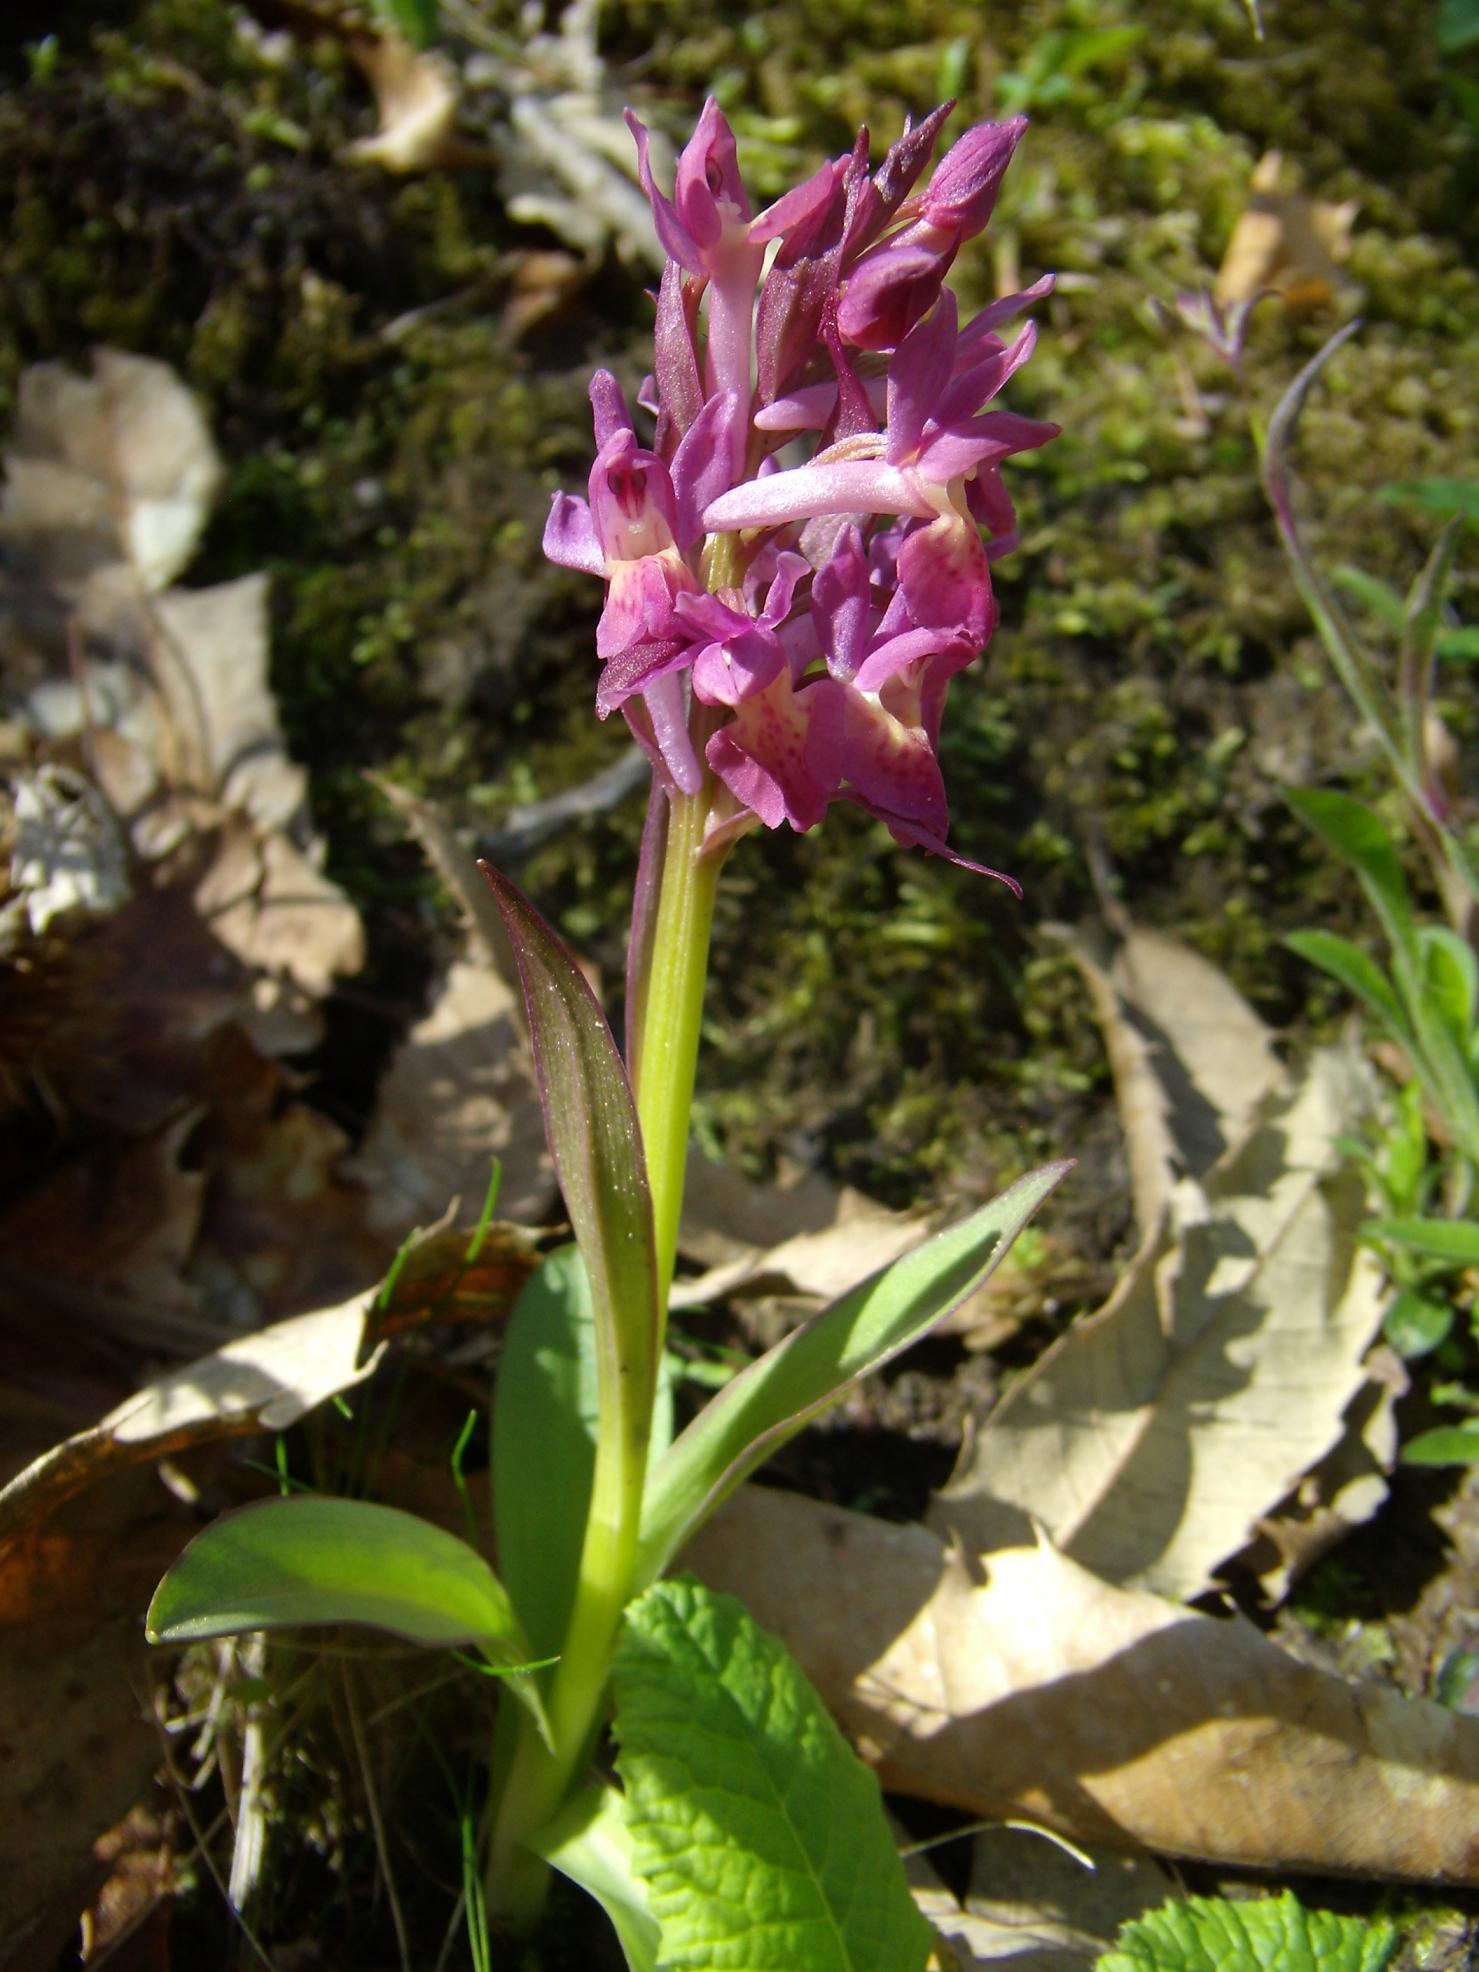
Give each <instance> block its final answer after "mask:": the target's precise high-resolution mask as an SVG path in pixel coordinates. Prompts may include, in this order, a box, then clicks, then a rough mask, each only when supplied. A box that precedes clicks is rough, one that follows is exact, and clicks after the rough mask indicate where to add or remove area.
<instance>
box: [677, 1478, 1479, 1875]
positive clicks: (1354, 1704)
mask: <svg viewBox="0 0 1479 1972" xmlns="http://www.w3.org/2000/svg"><path fill="white" fill-rule="evenodd" d="M685 1559H686V1561H687V1563H688V1564H689V1565H691V1566H692V1567H693V1568H694V1570H695V1571H696V1572H697V1573H698V1574H699V1575H700V1576H701V1577H702V1578H703V1579H704V1580H705V1581H707V1582H708V1583H710V1585H711V1586H713V1587H715V1588H718V1589H724V1590H728V1591H729V1592H730V1593H732V1594H735V1595H738V1596H741V1597H742V1598H743V1599H744V1601H745V1602H746V1603H747V1604H748V1605H749V1607H750V1609H751V1610H752V1611H753V1613H754V1615H755V1617H756V1619H757V1620H758V1621H759V1622H760V1623H761V1624H763V1625H764V1626H765V1627H766V1628H767V1629H770V1630H773V1631H774V1632H775V1633H776V1634H777V1635H778V1636H780V1637H781V1638H782V1639H783V1640H784V1641H785V1642H786V1643H787V1644H788V1645H789V1647H790V1648H791V1649H792V1650H793V1651H794V1652H795V1654H796V1656H797V1657H798V1658H799V1660H800V1662H801V1664H802V1666H803V1667H804V1669H805V1670H806V1672H807V1674H808V1676H809V1677H810V1678H811V1680H812V1682H813V1683H814V1684H815V1685H816V1686H817V1688H818V1690H819V1691H820V1693H821V1694H822V1696H823V1698H824V1699H825V1700H826V1701H827V1703H828V1704H829V1705H830V1706H831V1708H832V1710H833V1711H834V1712H835V1713H836V1715H837V1717H838V1718H839V1720H840V1721H841V1723H842V1725H843V1727H844V1728H845V1730H846V1731H848V1732H849V1733H850V1734H851V1735H852V1737H853V1739H854V1740H855V1741H856V1742H857V1743H858V1744H859V1746H860V1747H861V1749H862V1750H863V1752H864V1753H865V1754H866V1756H867V1757H868V1758H869V1759H870V1760H872V1761H873V1763H874V1764H875V1765H876V1766H877V1767H878V1769H879V1777H880V1779H881V1780H882V1781H883V1784H884V1785H885V1786H886V1787H891V1788H894V1789H896V1790H898V1791H899V1792H901V1793H906V1794H915V1795H920V1796H923V1797H925V1798H927V1799H930V1800H935V1801H941V1802H945V1803H947V1804H949V1805H952V1806H954V1807H956V1808H959V1809H961V1810H962V1811H963V1812H964V1813H965V1814H967V1815H971V1816H979V1817H985V1818H991V1819H1008V1818H1011V1817H1013V1816H1020V1817H1026V1818H1027V1819H1030V1820H1032V1821H1036V1822H1041V1823H1043V1824H1045V1825H1047V1826H1049V1827H1053V1828H1056V1829H1058V1830H1060V1831H1062V1832H1063V1833H1065V1834H1067V1835H1069V1836H1071V1837H1073V1838H1074V1839H1075V1840H1087V1841H1090V1842H1099V1841H1102V1842H1106V1843H1109V1844H1110V1845H1111V1846H1115V1847H1122V1848H1124V1847H1128V1848H1147V1849H1151V1850H1155V1851H1159V1852H1162V1853H1164V1854H1167V1855H1177V1856H1196V1857H1201V1858H1204V1859H1206V1860H1208V1861H1212V1862H1219V1863H1225V1864H1229V1865H1235V1866H1249V1867H1262V1868H1269V1867H1275V1868H1280V1869H1285V1870H1313V1871H1319V1872H1321V1873H1351V1874H1360V1875H1370V1876H1388V1877H1401V1878H1410V1879H1412V1880H1414V1881H1426V1882H1437V1883H1453V1884H1472V1883H1476V1882H1479V1720H1474V1719H1468V1718H1463V1717H1460V1716H1458V1715H1456V1714H1454V1713H1452V1712H1449V1711H1446V1710H1444V1708H1443V1707H1441V1706H1439V1705H1435V1704H1431V1703H1429V1702H1427V1701H1426V1700H1423V1699H1414V1698H1402V1697H1400V1696H1398V1695H1397V1694H1396V1693H1395V1692H1392V1691H1389V1690H1386V1689H1384V1688H1382V1687H1379V1686H1376V1685H1368V1684H1347V1683H1346V1682H1345V1681H1344V1680H1342V1679H1340V1678H1336V1677H1332V1676H1329V1675H1328V1674H1327V1673H1325V1672H1322V1671H1316V1670H1312V1669H1310V1668H1309V1667H1308V1666H1306V1665H1303V1664H1299V1663H1296V1662H1295V1661H1294V1660H1293V1659H1292V1658H1290V1657H1288V1656H1286V1655H1285V1654H1284V1652H1282V1651H1281V1650H1279V1649H1278V1648H1277V1647H1276V1646H1275V1645H1273V1644H1271V1643H1269V1642H1268V1641H1267V1640H1266V1639H1265V1638H1264V1637H1262V1636H1261V1635H1260V1634H1259V1633H1258V1631H1257V1630H1255V1629H1254V1628H1253V1626H1252V1625H1251V1624H1249V1623H1247V1622H1245V1621H1244V1620H1242V1619H1241V1618H1238V1617H1234V1618H1230V1619H1228V1620H1226V1621H1217V1620H1214V1619H1213V1618H1211V1617H1208V1616H1199V1615H1195V1614H1193V1613H1192V1612H1191V1611H1189V1610H1185V1609H1181V1608H1178V1607H1177V1606H1175V1605H1174V1604H1172V1603H1169V1602H1166V1601H1164V1600H1163V1599H1162V1598H1161V1597H1159V1596H1155V1595H1150V1594H1147V1593H1146V1592H1145V1591H1143V1590H1134V1589H1118V1588H1112V1587H1110V1586H1109V1585H1108V1584H1107V1583H1105V1582H1102V1581H1100V1580H1099V1579H1098V1578H1097V1577H1096V1576H1094V1575H1091V1574H1090V1573H1089V1572H1088V1570H1087V1569H1085V1568H1081V1567H1079V1566H1078V1565H1077V1564H1076V1563H1075V1562H1072V1561H1070V1560H1068V1559H1066V1558H1065V1557H1064V1556H1062V1555H1059V1554H1057V1553H1055V1552H1054V1551H1053V1549H1052V1548H1051V1547H1049V1546H1048V1545H1047V1544H1046V1543H1042V1544H1040V1545H1038V1546H1036V1547H1014V1548H1009V1549H1004V1550H999V1551H997V1552H994V1553H991V1554H988V1555H985V1556H983V1557H982V1558H981V1561H980V1563H979V1566H976V1565H973V1564H971V1563H970V1562H968V1560H967V1559H965V1558H963V1557H962V1556H961V1554H960V1553H959V1552H958V1551H957V1550H952V1549H950V1548H948V1547H947V1546H946V1545H945V1544H944V1543H943V1542H942V1541H940V1540H939V1539H938V1538H937V1537H936V1536H934V1535H933V1534H931V1533H929V1532H928V1530H927V1529H925V1528H922V1527H903V1526H892V1525H887V1524H885V1523H883V1522H880V1521H875V1520H870V1519H868V1518H867V1517H866V1516H864V1515H862V1514H856V1513H848V1512H846V1511H845V1510H843V1509H842V1508H839V1507H832V1506H824V1505H821V1504H819V1503H818V1502H816V1501H813V1500H806V1499H802V1498H799V1497H798V1496H796V1495H793V1494H788V1493H778V1492H774V1491H768V1490H765V1489H762V1488H759V1487H751V1488H747V1489H742V1490H741V1491H740V1492H739V1493H737V1494H736V1495H735V1497H734V1499H733V1500H731V1501H730V1502H729V1504H728V1505H727V1506H725V1507H724V1508H723V1509H721V1511H720V1513H719V1514H718V1515H717V1516H716V1517H715V1519H714V1520H713V1521H711V1522H710V1523H709V1525H708V1526H707V1527H705V1528H704V1529H703V1531H702V1532H701V1533H700V1534H699V1536H698V1538H697V1539H696V1541H695V1542H693V1543H692V1545H691V1546H690V1548H689V1549H688V1550H687V1553H686V1556H685Z"/></svg>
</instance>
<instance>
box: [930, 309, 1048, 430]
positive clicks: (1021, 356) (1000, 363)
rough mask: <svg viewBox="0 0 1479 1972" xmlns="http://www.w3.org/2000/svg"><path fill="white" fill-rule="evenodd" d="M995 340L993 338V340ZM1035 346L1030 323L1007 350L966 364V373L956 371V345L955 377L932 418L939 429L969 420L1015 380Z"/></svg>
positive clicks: (964, 371) (1034, 326) (1033, 333)
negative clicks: (962, 420) (964, 419)
mask: <svg viewBox="0 0 1479 1972" xmlns="http://www.w3.org/2000/svg"><path fill="white" fill-rule="evenodd" d="M994 339H995V338H992V340H994ZM1036 343H1037V324H1036V323H1035V322H1029V323H1028V324H1027V326H1026V328H1025V329H1023V331H1022V333H1021V335H1019V336H1018V337H1017V340H1016V341H1015V342H1014V343H1012V344H1011V345H1010V347H1008V348H1006V349H994V350H991V351H990V353H989V354H987V355H983V356H982V357H981V359H980V361H979V362H974V363H971V364H969V365H968V366H967V367H966V368H965V369H961V368H960V367H959V362H960V357H959V344H957V346H956V348H957V355H956V364H957V368H956V373H955V376H954V377H953V379H952V380H951V383H950V388H949V389H948V390H947V391H946V392H945V393H944V395H943V396H942V397H941V398H940V400H939V402H938V403H937V404H936V406H935V417H936V418H937V419H938V421H939V422H940V423H941V424H942V425H948V424H954V423H955V422H956V421H957V419H960V418H969V417H972V416H974V415H975V413H976V412H977V411H979V410H980V408H981V406H982V405H983V404H984V403H986V402H987V401H988V400H989V399H990V398H993V397H995V395H996V393H997V392H998V391H999V390H1000V389H1001V388H1002V387H1003V385H1004V384H1006V382H1007V381H1008V379H1009V378H1011V377H1012V376H1014V375H1015V374H1016V372H1017V371H1018V370H1020V369H1021V367H1022V365H1023V364H1024V363H1025V362H1026V361H1027V359H1028V357H1029V356H1030V355H1031V354H1032V351H1033V349H1034V347H1035V346H1036Z"/></svg>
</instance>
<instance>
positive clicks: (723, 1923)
mask: <svg viewBox="0 0 1479 1972" xmlns="http://www.w3.org/2000/svg"><path fill="white" fill-rule="evenodd" d="M613 1681H614V1684H615V1689H616V1727H615V1730H616V1739H617V1745H618V1748H619V1751H618V1754H617V1761H616V1764H617V1771H618V1772H619V1773H620V1775H621V1778H622V1781H623V1783H624V1786H625V1789H626V1797H625V1798H626V1817H627V1825H628V1828H629V1829H630V1831H631V1838H632V1863H633V1866H634V1868H635V1870H636V1872H637V1874H638V1875H639V1876H640V1877H641V1878H642V1879H643V1880H644V1882H645V1884H646V1887H647V1902H648V1907H649V1909H650V1910H651V1912H652V1915H653V1917H654V1918H655V1919H656V1920H657V1923H658V1925H659V1927H660V1931H661V1938H662V1944H661V1963H662V1965H663V1967H664V1968H665V1972H688V1969H689V1968H693V1972H697V1968H699V1967H702V1966H714V1965H718V1964H723V1965H729V1966H734V1967H741V1966H742V1967H745V1968H746V1972H769V1968H774V1969H775V1972H923V1966H924V1963H925V1959H926V1956H927V1954H928V1951H929V1947H930V1927H929V1925H928V1924H927V1923H926V1922H925V1920H924V1918H923V1917H921V1915H920V1914H919V1912H918V1910H917V1909H916V1908H915V1905H914V1901H913V1898H912V1897H911V1896H910V1894H909V1887H908V1884H907V1882H906V1881H905V1877H904V1869H903V1864H902V1863H901V1862H900V1860H899V1856H898V1853H897V1851H896V1850H895V1848H894V1844H893V1841H892V1838H891V1837H890V1834H889V1828H888V1823H887V1821H886V1820H885V1819H884V1814H883V1802H882V1797H881V1795H880V1793H879V1789H878V1782H877V1780H876V1779H875V1778H874V1776H873V1774H872V1773H871V1772H870V1770H869V1769H868V1768H867V1767H865V1766H864V1765H863V1763H862V1761H861V1760H859V1759H858V1757H857V1755H856V1754H855V1753H854V1752H853V1751H852V1749H851V1747H849V1745H848V1743H847V1741H846V1740H845V1739H844V1738H843V1737H842V1734H841V1733H840V1732H839V1731H838V1729H837V1727H836V1726H835V1725H834V1724H833V1722H832V1720H831V1718H830V1717H829V1716H828V1714H827V1710H826V1707H825V1706H824V1705H823V1704H822V1701H821V1699H820V1698H819V1697H818V1696H817V1694H816V1692H815V1691H814V1690H813V1689H812V1687H811V1685H810V1684H809V1683H808V1681H807V1679H806V1676H805V1674H804V1672H803V1671H802V1669H801V1667H800V1665H799V1664H797V1662H796V1661H795V1659H794V1658H793V1657H792V1656H791V1655H790V1653H789V1652H788V1651H787V1650H786V1649H785V1647H784V1646H783V1645H782V1644H780V1643H779V1642H778V1641H777V1640H776V1639H775V1638H774V1637H772V1636H768V1635H767V1634H766V1632H765V1631H764V1630H762V1629H761V1628H760V1626H759V1625H758V1624H757V1623H756V1622H755V1621H754V1619H753V1618H752V1617H751V1616H750V1615H749V1613H748V1612H747V1611H746V1609H745V1607H744V1605H743V1603H740V1602H737V1601H736V1600H735V1599H734V1598H733V1597H732V1596H726V1595H716V1594H715V1593H713V1591H711V1590H709V1589H706V1588H703V1587H702V1586H701V1585H700V1584H699V1583H697V1582H695V1581H693V1580H692V1579H691V1578H690V1579H686V1580H680V1581H674V1582H659V1583H658V1584H656V1586H655V1587H653V1588H651V1589H649V1590H648V1591H647V1593H646V1594H645V1595H643V1596H642V1597H641V1598H640V1599H639V1600H638V1601H637V1602H635V1603H634V1604H633V1605H632V1606H631V1608H630V1609H629V1610H628V1611H627V1617H626V1622H625V1623H624V1625H623V1628H622V1635H621V1641H620V1642H619V1644H618V1645H617V1652H616V1662H615V1666H614V1670H613Z"/></svg>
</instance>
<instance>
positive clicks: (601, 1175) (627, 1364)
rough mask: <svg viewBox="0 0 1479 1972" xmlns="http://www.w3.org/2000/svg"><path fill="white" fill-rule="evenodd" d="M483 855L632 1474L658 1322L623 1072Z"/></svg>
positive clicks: (584, 990)
mask: <svg viewBox="0 0 1479 1972" xmlns="http://www.w3.org/2000/svg"><path fill="white" fill-rule="evenodd" d="M480 867H481V868H482V871H483V874H484V876H485V877H486V878H487V880H488V884H489V887H490V888H491V889H492V892H493V898H494V901H495V903H496V904H497V905H498V909H499V913H500V915H501V916H502V918H503V924H504V929H505V930H506V931H507V933H508V938H509V943H510V944H511V945H512V947H513V951H514V959H515V962H516V964H517V966H518V969H519V983H520V985H521V986H522V988H523V992H524V1005H525V1008H526V1010H527V1013H528V1016H529V1030H530V1036H531V1039H532V1041H533V1044H534V1069H535V1074H536V1076H537V1078H538V1082H539V1096H540V1101H541V1103H542V1104H543V1106H544V1124H545V1134H546V1136H547V1137H548V1140H549V1147H550V1154H551V1156H552V1157H553V1158H554V1161H555V1170H556V1172H557V1173H558V1174H559V1179H560V1188H561V1190H562V1192H563V1193H564V1197H565V1209H566V1210H567V1211H568V1212H569V1214H570V1223H571V1225H572V1226H573V1228H574V1230H575V1238H576V1243H577V1245H578V1246H579V1248H580V1253H581V1257H582V1259H583V1260H584V1262H585V1272H586V1276H587V1280H588V1282H589V1288H590V1298H591V1309H592V1315H593V1320H594V1336H595V1358H596V1378H597V1387H598V1389H599V1391H600V1397H601V1410H602V1413H603V1416H605V1417H609V1418H610V1419H611V1420H612V1426H613V1434H614V1435H613V1443H615V1444H618V1445H619V1446H620V1448H621V1469H622V1470H623V1471H624V1472H626V1473H629V1474H632V1475H634V1476H635V1478H636V1481H637V1483H638V1484H640V1475H641V1473H642V1470H643V1467H644V1464H645V1460H646V1455H647V1437H648V1431H649V1427H650V1424H651V1418H652V1403H653V1395H654V1392H655V1389H656V1383H657V1365H658V1354H659V1348H660V1340H659V1338H660V1327H659V1318H658V1304H657V1267H656V1260H655V1257H654V1251H653V1234H652V1197H651V1193H650V1192H649V1190H648V1185H647V1165H646V1160H645V1158H644V1156H643V1152H642V1138H641V1132H640V1130H639V1128H638V1124H637V1114H636V1109H635V1107H634V1105H633V1102H632V1089H631V1083H630V1082H629V1081H628V1080H627V1073H626V1070H625V1068H624V1067H623V1066H622V1063H621V1057H620V1055H618V1053H617V1051H616V1043H615V1042H614V1041H613V1040H612V1038H611V1029H610V1028H609V1027H608V1026H607V1024H606V1017H605V1015H604V1014H603V1013H602V1011H601V1009H600V1007H599V1006H598V1005H597V1003H596V997H595V995H594V993H592V991H591V989H590V987H589V986H588V985H587V984H586V982H585V979H584V978H583V976H582V975H581V972H580V969H579V967H578V966H577V965H576V963H575V960H574V958H573V957H572V956H571V954H570V952H569V950H568V948H567V947H566V946H565V945H564V944H563V943H562V942H561V940H560V939H558V938H557V937H556V936H555V934H554V933H553V932H552V931H551V930H550V928H549V926H548V925H547V924H546V923H545V922H544V920H543V918H541V917H540V916H539V914H538V912H537V911H535V910H534V908H533V906H532V905H531V904H530V903H529V901H528V899H527V898H526V897H525V896H524V895H523V893H522V892H521V891H520V890H518V889H517V888H516V886H515V885H513V884H512V883H510V882H509V880H508V878H507V877H505V876H501V875H500V874H499V873H498V871H497V870H494V869H491V868H490V867H489V866H488V865H487V864H486V863H484V864H482V865H481V866H480ZM529 1476H531V1475H529V1474H528V1473H527V1472H526V1474H525V1483H527V1481H528V1478H529Z"/></svg>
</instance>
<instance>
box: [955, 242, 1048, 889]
mask: <svg viewBox="0 0 1479 1972" xmlns="http://www.w3.org/2000/svg"><path fill="white" fill-rule="evenodd" d="M1057 281H1058V277H1057V275H1056V274H1044V275H1042V276H1041V277H1040V278H1039V279H1038V280H1036V281H1034V282H1033V283H1032V286H1031V287H1030V288H1022V289H1021V290H1020V291H1019V292H1018V293H1016V294H1004V295H1002V296H1001V298H1000V300H998V301H993V302H989V303H988V304H987V306H986V307H985V308H983V309H981V310H980V312H979V313H978V314H975V315H973V316H972V317H971V319H970V321H969V322H968V323H967V324H966V326H965V328H964V329H963V330H962V331H961V339H962V341H967V340H969V339H970V338H971V337H972V336H975V335H984V334H985V333H986V332H987V331H988V330H989V329H994V328H998V327H999V326H1000V325H1001V323H1003V322H1010V321H1011V320H1012V318H1013V316H1016V315H1020V314H1021V313H1022V311H1023V309H1024V308H1030V307H1031V306H1032V304H1033V303H1034V302H1036V301H1041V300H1042V299H1043V298H1044V296H1046V295H1050V294H1051V293H1052V292H1053V289H1054V287H1055V286H1056V285H1057ZM993 874H995V872H993Z"/></svg>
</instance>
